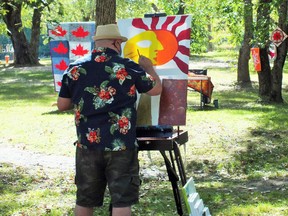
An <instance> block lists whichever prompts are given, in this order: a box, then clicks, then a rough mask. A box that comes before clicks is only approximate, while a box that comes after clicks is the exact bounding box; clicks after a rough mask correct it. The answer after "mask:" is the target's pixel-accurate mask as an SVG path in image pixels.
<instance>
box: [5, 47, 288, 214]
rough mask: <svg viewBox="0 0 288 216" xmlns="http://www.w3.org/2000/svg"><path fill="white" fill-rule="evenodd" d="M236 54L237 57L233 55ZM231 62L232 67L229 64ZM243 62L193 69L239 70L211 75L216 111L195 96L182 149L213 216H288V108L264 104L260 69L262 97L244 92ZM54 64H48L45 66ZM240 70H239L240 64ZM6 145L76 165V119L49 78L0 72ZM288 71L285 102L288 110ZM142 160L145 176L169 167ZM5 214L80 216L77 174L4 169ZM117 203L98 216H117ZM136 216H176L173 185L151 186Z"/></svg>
mask: <svg viewBox="0 0 288 216" xmlns="http://www.w3.org/2000/svg"><path fill="white" fill-rule="evenodd" d="M229 52H231V51H229ZM227 56H230V58H227ZM235 56H236V55H235V53H234V54H233V53H227V52H226V53H224V54H223V52H222V53H213V54H211V53H208V54H206V55H202V56H201V57H194V56H193V57H192V62H193V61H199V59H205V60H206V61H213V62H217V61H224V62H232V63H231V64H229V67H225V68H219V67H217V68H216V67H213V64H212V65H211V66H209V67H208V75H209V76H211V79H212V82H213V84H214V91H213V95H212V100H214V99H218V101H219V108H218V109H216V108H215V107H213V105H212V104H209V105H208V106H206V107H205V108H204V109H203V110H201V109H200V108H199V101H200V98H199V94H198V93H195V92H189V93H188V110H187V121H186V122H187V123H186V126H181V127H180V128H181V129H185V130H188V133H189V141H188V142H187V143H186V147H185V148H184V146H181V148H180V150H181V152H182V156H183V160H184V164H185V167H186V174H187V177H190V176H192V177H193V178H194V181H195V183H196V188H197V191H198V192H199V194H200V197H201V198H202V199H203V201H204V204H205V205H207V206H208V207H209V209H210V211H211V213H212V214H213V215H221V216H222V215H229V216H230V215H235V216H236V215H237V216H238V215H257V216H258V215H263V216H264V215H265V216H266V215H273V216H274V215H281V216H282V215H283V216H284V215H287V214H288V207H287V206H288V193H287V190H288V186H287V184H288V180H287V178H288V157H287V155H288V147H287V143H288V136H287V135H288V132H287V126H288V109H287V108H288V105H287V103H284V104H261V103H258V102H257V101H258V92H257V74H256V73H255V72H254V71H253V69H251V73H250V75H251V80H252V81H253V88H252V89H248V90H239V89H237V86H236V85H235V80H236V69H235V67H234V66H233V64H234V63H233V61H235ZM45 65H48V63H45ZM234 65H235V64H234ZM0 74H1V76H0V83H1V88H0V100H1V109H0V115H1V120H2V124H0V146H1V147H2V148H3V147H5V146H9V147H11V146H14V147H16V148H21V149H25V150H31V151H34V152H42V153H47V154H55V155H56V154H58V155H67V156H71V157H73V156H74V146H73V145H72V143H73V142H74V140H75V134H74V133H75V129H74V122H73V114H72V113H70V112H64V113H60V112H58V111H57V108H56V106H55V102H56V99H57V93H55V92H54V88H53V77H52V73H51V71H50V70H49V69H47V70H46V71H43V70H38V69H26V70H22V69H9V70H8V69H7V68H5V67H0ZM287 74H288V67H287V65H285V69H284V78H283V92H282V93H283V98H284V100H285V101H288V91H287V89H288V87H287V86H288V79H287ZM151 155H152V161H150V160H149V159H148V158H147V153H146V152H141V154H140V164H141V167H148V166H151V165H157V166H158V167H159V169H161V170H162V169H163V166H164V162H163V160H162V158H161V155H160V154H159V153H158V152H151ZM0 177H1V178H0V214H1V215H5V216H6V215H7V216H8V215H29V216H30V215H73V208H74V193H75V186H74V184H73V173H69V174H67V173H57V172H53V173H49V174H47V173H45V172H43V170H30V169H28V168H21V167H15V166H13V165H11V164H2V165H1V167H0ZM108 204H109V197H108V195H107V196H106V197H105V202H104V207H103V208H100V209H98V210H97V213H95V215H108V214H107V209H108ZM133 214H134V215H157V216H158V215H159V216H160V215H165V216H166V215H168V216H173V215H177V214H176V209H175V204H174V199H173V194H172V191H171V186H170V183H169V181H167V180H157V181H156V180H144V181H143V184H142V187H141V200H140V204H138V205H136V206H135V207H133Z"/></svg>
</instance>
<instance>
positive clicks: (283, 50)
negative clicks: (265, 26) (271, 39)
mask: <svg viewBox="0 0 288 216" xmlns="http://www.w3.org/2000/svg"><path fill="white" fill-rule="evenodd" d="M287 9H288V1H287V0H285V1H283V2H282V4H280V7H279V19H278V26H279V27H280V28H281V29H282V30H283V31H284V32H287V31H288V25H287V23H286V19H287V15H288V14H287ZM287 44H288V43H287V39H286V40H285V41H283V43H282V44H281V45H280V46H279V47H278V48H277V51H278V52H277V57H276V59H275V62H274V66H273V69H272V89H271V94H270V101H273V102H277V103H283V98H282V79H283V67H284V64H285V60H286V56H287Z"/></svg>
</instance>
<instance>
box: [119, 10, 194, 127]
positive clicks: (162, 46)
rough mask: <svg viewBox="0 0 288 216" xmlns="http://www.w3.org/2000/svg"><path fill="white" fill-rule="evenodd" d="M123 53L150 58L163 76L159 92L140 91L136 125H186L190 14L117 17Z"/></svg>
mask: <svg viewBox="0 0 288 216" xmlns="http://www.w3.org/2000/svg"><path fill="white" fill-rule="evenodd" d="M118 26H119V30H120V33H121V35H123V36H125V37H127V38H128V41H127V42H126V43H124V44H123V45H122V49H123V55H124V57H126V58H131V59H132V60H134V61H135V62H138V58H139V55H144V56H146V57H148V58H150V59H151V61H152V63H153V65H154V66H155V69H156V72H157V74H158V75H159V76H160V78H161V80H162V86H163V92H162V94H161V95H160V96H153V97H149V96H147V95H141V96H140V97H139V101H138V107H137V110H138V122H137V124H138V125H141V126H142V125H185V124H186V106H187V78H188V67H189V56H190V55H189V54H190V34H191V16H189V15H179V16H166V17H152V18H134V19H123V20H119V21H118Z"/></svg>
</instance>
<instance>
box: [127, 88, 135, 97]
mask: <svg viewBox="0 0 288 216" xmlns="http://www.w3.org/2000/svg"><path fill="white" fill-rule="evenodd" d="M135 94H136V87H135V85H133V86H131V88H130V91H129V92H128V95H129V96H130V97H134V96H135Z"/></svg>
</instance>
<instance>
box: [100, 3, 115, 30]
mask: <svg viewBox="0 0 288 216" xmlns="http://www.w3.org/2000/svg"><path fill="white" fill-rule="evenodd" d="M95 21H96V25H105V24H111V23H116V0H105V1H103V0H96V20H95Z"/></svg>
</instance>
